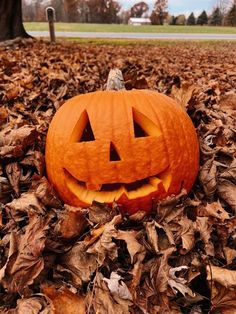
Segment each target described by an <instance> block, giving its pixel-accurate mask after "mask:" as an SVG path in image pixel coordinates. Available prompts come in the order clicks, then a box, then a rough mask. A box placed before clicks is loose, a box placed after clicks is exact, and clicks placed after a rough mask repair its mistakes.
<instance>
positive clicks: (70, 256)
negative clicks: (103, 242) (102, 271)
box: [58, 241, 98, 287]
mask: <svg viewBox="0 0 236 314" xmlns="http://www.w3.org/2000/svg"><path fill="white" fill-rule="evenodd" d="M96 257H97V255H96V254H90V253H88V252H87V246H86V244H85V243H84V241H81V242H77V243H76V244H75V245H74V246H73V247H72V249H71V250H70V251H69V252H68V253H66V254H64V255H63V256H62V257H61V260H60V266H58V270H59V271H66V272H68V273H69V274H70V275H71V281H72V283H73V285H74V286H76V287H81V286H82V284H83V283H86V282H89V281H90V280H91V278H92V276H93V274H94V272H95V271H96V269H97V268H98V263H97V259H96Z"/></svg>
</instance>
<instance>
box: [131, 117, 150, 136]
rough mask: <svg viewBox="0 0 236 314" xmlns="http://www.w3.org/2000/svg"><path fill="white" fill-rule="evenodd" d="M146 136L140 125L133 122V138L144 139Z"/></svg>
mask: <svg viewBox="0 0 236 314" xmlns="http://www.w3.org/2000/svg"><path fill="white" fill-rule="evenodd" d="M145 136H148V134H147V133H146V132H145V131H144V130H143V129H142V127H141V125H139V124H138V123H137V122H136V121H134V137H145Z"/></svg>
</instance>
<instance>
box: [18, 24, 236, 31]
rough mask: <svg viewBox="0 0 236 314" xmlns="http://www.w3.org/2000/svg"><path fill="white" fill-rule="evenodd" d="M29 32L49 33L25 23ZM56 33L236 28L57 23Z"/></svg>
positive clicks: (44, 29) (219, 29) (34, 25)
mask: <svg viewBox="0 0 236 314" xmlns="http://www.w3.org/2000/svg"><path fill="white" fill-rule="evenodd" d="M24 25H25V28H26V30H27V31H47V30H48V23H46V22H41V23H38V22H32V23H31V22H27V23H24ZM55 29H56V31H68V32H134V33H157V32H158V33H204V34H207V33H216V34H217V33H218V34H236V27H216V26H175V25H141V26H133V25H124V24H81V23H55Z"/></svg>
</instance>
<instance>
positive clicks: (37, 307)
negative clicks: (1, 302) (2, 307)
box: [3, 296, 54, 314]
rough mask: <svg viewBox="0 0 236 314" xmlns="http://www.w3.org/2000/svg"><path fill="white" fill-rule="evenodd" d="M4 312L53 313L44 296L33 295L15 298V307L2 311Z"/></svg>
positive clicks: (19, 313) (18, 313)
mask: <svg viewBox="0 0 236 314" xmlns="http://www.w3.org/2000/svg"><path fill="white" fill-rule="evenodd" d="M3 313H5V314H26V313H27V314H54V310H53V308H52V306H51V304H49V303H48V301H47V300H46V298H45V297H43V296H35V297H30V298H23V299H18V300H17V307H16V308H15V309H10V310H8V311H4V312H3Z"/></svg>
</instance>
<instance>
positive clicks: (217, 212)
mask: <svg viewBox="0 0 236 314" xmlns="http://www.w3.org/2000/svg"><path fill="white" fill-rule="evenodd" d="M205 211H206V214H208V215H210V216H212V217H215V218H218V219H220V220H221V221H225V220H226V219H229V214H228V213H227V211H226V210H225V209H224V208H223V207H222V205H221V204H220V202H219V201H218V202H213V203H207V204H206V206H205Z"/></svg>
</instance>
